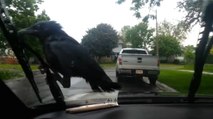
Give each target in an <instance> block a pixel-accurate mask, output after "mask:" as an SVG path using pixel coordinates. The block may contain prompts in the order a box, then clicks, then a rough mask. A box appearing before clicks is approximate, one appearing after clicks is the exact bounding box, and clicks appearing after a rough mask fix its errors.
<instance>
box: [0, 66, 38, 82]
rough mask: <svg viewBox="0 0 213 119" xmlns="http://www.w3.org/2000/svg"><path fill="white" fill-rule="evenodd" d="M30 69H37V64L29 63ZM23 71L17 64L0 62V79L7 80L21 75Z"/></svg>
mask: <svg viewBox="0 0 213 119" xmlns="http://www.w3.org/2000/svg"><path fill="white" fill-rule="evenodd" d="M31 68H32V70H37V69H38V65H31ZM23 76H24V73H23V70H22V68H21V65H19V64H0V79H3V80H8V79H14V78H18V77H23Z"/></svg>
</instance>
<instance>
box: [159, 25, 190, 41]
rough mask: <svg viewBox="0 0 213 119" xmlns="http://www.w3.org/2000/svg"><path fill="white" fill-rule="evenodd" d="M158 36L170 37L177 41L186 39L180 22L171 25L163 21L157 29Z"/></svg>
mask: <svg viewBox="0 0 213 119" xmlns="http://www.w3.org/2000/svg"><path fill="white" fill-rule="evenodd" d="M158 34H160V35H170V36H173V37H175V38H176V39H177V40H179V41H181V40H184V39H186V30H185V29H184V24H183V23H182V22H179V23H178V24H177V25H173V24H171V23H169V22H167V21H163V22H162V23H161V24H160V25H159V27H158Z"/></svg>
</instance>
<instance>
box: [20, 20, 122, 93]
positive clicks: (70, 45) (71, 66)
mask: <svg viewBox="0 0 213 119" xmlns="http://www.w3.org/2000/svg"><path fill="white" fill-rule="evenodd" d="M18 34H19V35H31V36H34V37H37V38H38V39H39V41H40V43H41V45H42V47H43V52H44V55H45V58H46V61H47V63H48V65H49V67H50V69H51V70H52V71H53V72H54V73H60V74H62V75H63V78H62V80H61V81H60V83H61V84H62V85H63V87H64V88H69V87H70V78H71V77H74V76H75V77H83V78H84V79H85V80H86V82H87V83H89V84H90V86H91V88H92V90H93V91H106V92H110V91H114V90H119V89H121V86H120V85H119V84H118V83H115V82H112V80H111V79H110V78H109V77H108V76H107V75H106V73H105V72H104V70H103V69H102V68H101V67H100V66H99V64H98V63H97V62H96V61H95V60H94V59H93V58H92V57H91V56H90V55H89V53H88V51H87V50H86V49H85V48H84V47H83V46H82V45H81V44H79V43H78V42H77V41H76V40H75V39H74V38H72V37H70V36H69V35H68V34H67V33H65V32H64V31H63V30H62V27H61V25H60V24H59V23H57V22H56V21H40V22H37V23H35V24H34V25H32V26H30V27H28V28H24V29H21V30H19V31H18Z"/></svg>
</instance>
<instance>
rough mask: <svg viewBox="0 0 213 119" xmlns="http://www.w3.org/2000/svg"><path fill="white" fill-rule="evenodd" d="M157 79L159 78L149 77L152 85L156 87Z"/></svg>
mask: <svg viewBox="0 0 213 119" xmlns="http://www.w3.org/2000/svg"><path fill="white" fill-rule="evenodd" d="M157 79H158V76H149V82H150V85H153V86H155V85H156V81H157Z"/></svg>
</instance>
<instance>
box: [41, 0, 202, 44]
mask: <svg viewBox="0 0 213 119" xmlns="http://www.w3.org/2000/svg"><path fill="white" fill-rule="evenodd" d="M175 1H177V0H164V1H163V2H162V3H161V7H159V8H157V11H158V12H157V13H158V23H160V22H162V21H163V20H167V21H169V22H171V23H174V24H175V23H177V22H178V21H179V20H181V19H182V18H183V15H184V14H183V13H180V12H178V10H177V9H176V2H175ZM130 7H131V0H126V2H124V3H123V4H121V5H119V4H117V3H116V0H44V3H42V5H41V7H40V8H41V10H42V9H44V10H45V11H46V13H47V14H48V16H49V17H50V19H51V20H54V21H57V22H58V23H60V24H61V26H62V27H63V30H64V31H65V32H67V33H68V34H69V35H70V36H72V37H73V38H75V39H76V40H77V41H78V42H81V39H82V38H83V36H84V35H86V31H88V30H89V29H91V28H94V27H96V26H97V25H98V24H100V23H107V24H110V25H111V26H112V27H113V28H114V29H115V30H116V31H117V32H120V31H121V28H122V27H123V26H125V25H130V26H134V25H136V24H138V23H139V22H140V21H141V19H137V18H136V17H135V16H133V14H134V12H133V11H131V10H130ZM143 12H148V11H147V10H145V11H143ZM150 26H151V27H153V28H155V22H154V21H152V22H151V23H150ZM198 33H199V27H198V26H197V27H196V28H194V29H192V32H190V33H188V35H187V39H186V40H184V41H183V42H182V44H183V45H184V46H186V45H195V44H196V42H197V38H198Z"/></svg>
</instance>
